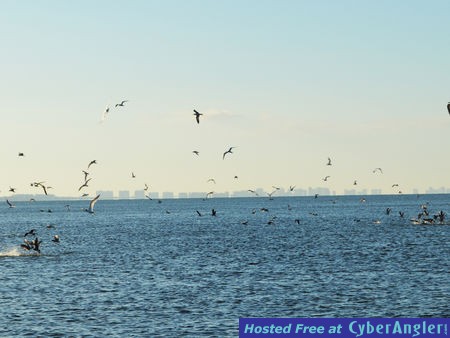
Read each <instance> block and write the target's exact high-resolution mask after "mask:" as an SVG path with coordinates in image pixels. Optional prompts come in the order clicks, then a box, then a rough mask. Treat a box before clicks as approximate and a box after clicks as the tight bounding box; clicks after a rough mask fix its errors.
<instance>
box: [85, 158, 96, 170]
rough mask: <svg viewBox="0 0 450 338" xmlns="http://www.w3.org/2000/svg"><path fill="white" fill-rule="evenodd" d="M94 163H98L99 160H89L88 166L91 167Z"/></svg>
mask: <svg viewBox="0 0 450 338" xmlns="http://www.w3.org/2000/svg"><path fill="white" fill-rule="evenodd" d="M92 164H97V161H96V160H92V161H91V162H89V164H88V167H87V168H88V169H89V167H90V166H91V165H92Z"/></svg>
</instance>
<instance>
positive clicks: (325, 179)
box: [322, 176, 331, 182]
mask: <svg viewBox="0 0 450 338" xmlns="http://www.w3.org/2000/svg"><path fill="white" fill-rule="evenodd" d="M330 177H331V176H325V177H324V178H322V180H323V181H325V182H326V181H328V179H329V178H330Z"/></svg>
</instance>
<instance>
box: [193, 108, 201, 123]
mask: <svg viewBox="0 0 450 338" xmlns="http://www.w3.org/2000/svg"><path fill="white" fill-rule="evenodd" d="M194 115H195V120H196V121H197V124H199V123H200V115H203V114H202V113H199V112H198V111H196V110H195V109H194Z"/></svg>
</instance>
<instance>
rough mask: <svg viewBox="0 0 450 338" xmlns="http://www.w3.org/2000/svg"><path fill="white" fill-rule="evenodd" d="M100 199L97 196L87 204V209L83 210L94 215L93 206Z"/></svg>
mask: <svg viewBox="0 0 450 338" xmlns="http://www.w3.org/2000/svg"><path fill="white" fill-rule="evenodd" d="M99 198H100V194H98V195H97V196H96V197H95V198H94V199H93V200H92V201H91V202H90V203H89V209H84V210H85V211H87V212H88V213H90V214H93V213H94V205H95V203H97V200H98V199H99Z"/></svg>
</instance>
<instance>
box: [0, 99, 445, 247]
mask: <svg viewBox="0 0 450 338" xmlns="http://www.w3.org/2000/svg"><path fill="white" fill-rule="evenodd" d="M126 102H128V100H122V101H121V102H119V103H117V104H115V106H114V107H115V108H120V107H124V106H125V103H126ZM447 110H448V112H449V114H450V102H449V103H448V104H447ZM193 111H194V114H193V115H194V116H195V121H196V123H197V124H200V117H201V116H203V113H200V112H198V111H197V110H195V109H194V110H193ZM109 112H110V107H109V106H107V107H106V109H105V110H104V111H103V113H102V117H101V122H103V121H105V119H106V118H107V116H108V114H109ZM235 148H236V147H229V148H228V150H226V151H224V152H223V154H222V159H223V160H225V158H226V156H227V155H228V154H233V149H235ZM192 153H193V154H195V155H197V156H199V155H200V152H199V151H198V150H194V151H192ZM18 156H19V157H24V156H25V154H24V153H23V152H19V153H18ZM96 164H97V161H96V160H92V161H90V162H89V163H88V165H87V169H86V170H82V174H83V182H82V184H81V185H80V186H79V188H78V191H79V192H81V191H82V190H83V189H85V188H87V187H89V185H88V184H89V182H90V181H91V179H92V177H90V172H89V169H90V168H91V166H92V165H96ZM325 164H326V166H332V165H333V163H332V160H331V158H330V157H328V159H327V162H326V163H325ZM372 172H373V173H374V174H377V173H379V174H383V169H382V168H379V167H377V168H374V169H373V171H372ZM131 177H132V178H136V175H135V174H134V172H131ZM234 178H235V179H237V178H238V176H234ZM329 178H331V176H330V175H326V176H325V177H324V178H322V180H323V181H324V182H326V181H328V179H329ZM207 182H212V183H214V184H215V183H216V182H215V179H214V178H210V179H208V180H207ZM357 184H358V182H357V180H354V181H353V185H357ZM30 186H32V187H35V188H40V189H42V191H43V193H44V194H45V195H48V190H49V189H52V187H51V186H48V185H45V182H43V181H39V182H37V181H36V182H32V183H30ZM394 187H399V184H398V183H394V184H392V188H394ZM272 188H273V189H274V190H272V191H271V192H269V193H266V194H267V196H268V197H269V200H272V199H273V196H274V194H275V193H276V192H277V191H279V190H280V189H281V188H280V187H276V186H272ZM148 189H149V187H148V185H147V183H145V185H144V192H145V197H147V198H148V199H150V200H151V199H152V198H151V197H150V195H149V194H147V191H148ZM294 189H295V185H291V186H289V191H290V192H293V191H294ZM8 191H9V192H11V193H13V194H14V193H15V192H16V188H14V187H9V190H8ZM83 191H84V190H83ZM248 192H249V193H251V194H254V195H255V196H259V194H258V193H257V192H256V191H255V190H252V189H248ZM398 192H399V193H401V191H398ZM213 194H214V191H210V192H208V193H207V194H206V195H205V198H204V200H206V199H208V198H209V197H211V196H212V195H213ZM87 196H89V194H88V193H86V192H83V193H82V195H81V197H87ZM318 197H319V194H315V196H314V198H318ZM99 198H100V194H98V195H97V196H96V197H94V198H93V199H92V200H90V202H89V207H88V208H85V209H83V210H84V211H86V212H88V213H90V214H93V213H94V206H95V203H96V202H97V201H98V200H99ZM34 201H35V200H34V199H33V198H32V199H30V202H34ZM365 201H366V199H365V198H361V199H360V202H365ZM158 202H159V203H161V202H162V201H161V200H158ZM6 203H7V205H8V207H9V208H15V205H14V204H13V203H12V202H11V201H10V200H9V199H6ZM66 207H67V210H70V206H69V205H66ZM288 209H289V210H291V209H292V208H291V206H290V205H288ZM421 209H422V211H421V212H420V213H418V215H417V217H414V218H411V219H410V222H411V223H412V224H422V225H428V224H445V218H446V214H445V213H444V211H442V210H441V211H439V212H438V213H436V214H433V215H430V212H429V211H428V206H427V205H422V206H421ZM43 211H44V210H41V212H43ZM47 211H48V212H51V210H50V209H49V210H47ZM260 211H261V212H269V209H268V208H266V207H262V208H260ZM391 211H392V209H391V208H387V209H386V211H385V213H386V215H390V214H391ZM166 212H167V213H170V212H169V211H166ZM256 212H257V209H253V210H252V214H255V213H256ZM196 214H197V215H198V216H199V217H201V216H203V214H202V213H201V212H200V211H198V210H196ZM310 214H311V215H313V216H317V215H318V214H317V213H310ZM211 216H214V217H215V216H217V211H216V210H215V209H214V208H213V209H212V210H211ZM399 217H401V218H404V217H405V214H404V212H403V211H399ZM276 218H277V217H276V216H272V217H271V218H270V219H269V220H268V221H267V224H269V225H273V224H274V223H275V220H276ZM355 221H356V222H359V221H360V220H359V219H355ZM294 222H295V223H297V224H300V219H299V218H296V219H294ZM241 223H242V224H244V225H247V224H248V221H247V220H245V221H242V222H241ZM374 223H380V221H379V220H375V221H374ZM47 227H48V228H52V227H53V226H52V225H48V226H47ZM30 236H34V238H33V239H30ZM23 237H24V240H23V243H22V244H21V245H20V247H21V248H22V249H23V250H26V251H35V252H37V253H38V254H40V252H41V250H40V245H41V243H42V241H41V240H40V239H39V238H38V237H37V233H36V229H31V230H29V231H27V232H26V233H25V235H24V236H23ZM52 242H54V243H59V242H60V238H59V235H57V234H55V235H53V238H52Z"/></svg>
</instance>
